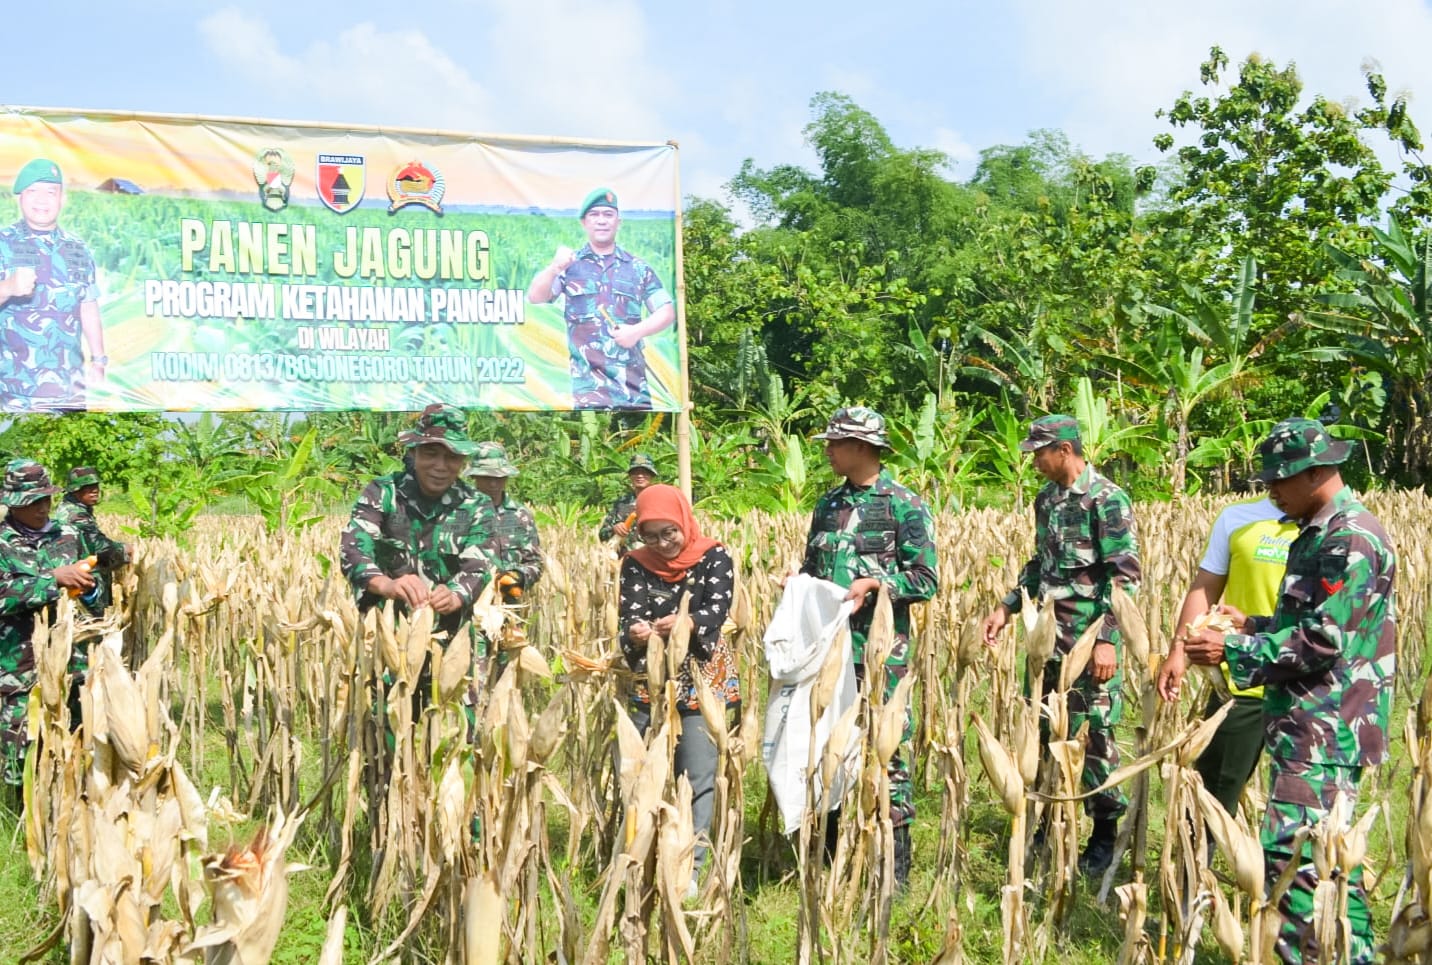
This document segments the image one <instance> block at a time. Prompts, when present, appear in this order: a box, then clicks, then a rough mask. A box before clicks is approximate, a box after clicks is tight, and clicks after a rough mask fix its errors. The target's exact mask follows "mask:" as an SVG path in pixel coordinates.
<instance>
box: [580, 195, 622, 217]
mask: <svg viewBox="0 0 1432 965" xmlns="http://www.w3.org/2000/svg"><path fill="white" fill-rule="evenodd" d="M598 207H601V208H611V209H612V210H617V193H616V192H615V191H613V190H612V189H611V188H597V190H595V191H593V192H592V193H591V194H589V195H587V197H586V199H585V200H583V201H582V207H581V209H580V210H579V211H578V212H577V220H578V221H581V220H582V219H583V218H585V217H586V216H587V212H588V211H591V210H592V209H593V208H598Z"/></svg>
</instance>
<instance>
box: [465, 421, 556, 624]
mask: <svg viewBox="0 0 1432 965" xmlns="http://www.w3.org/2000/svg"><path fill="white" fill-rule="evenodd" d="M467 474H468V475H469V476H471V477H472V482H473V486H474V487H475V488H476V489H477V491H478V492H480V493H482V494H483V495H484V496H486V497H487V498H488V499H489V500H491V501H492V505H493V508H494V512H495V513H496V519H495V528H494V530H493V532H494V533H495V535H496V540H497V550H496V554H495V558H494V562H495V564H496V566H497V586H498V589H500V590H501V591H502V602H504V603H520V602H521V601H522V595H523V594H524V593H525V592H526V591H528V590H530V589H532V587H533V586H534V585H535V584H536V583H537V581H538V580H539V579H541V578H542V541H541V540H540V539H538V538H537V523H536V522H534V521H533V519H532V513H531V512H529V511H528V509H527V507H526V506H523V505H522V504H521V503H519V502H517V501H516V500H514V499H513V498H512V497H511V496H509V495H508V494H507V480H508V479H510V478H511V477H513V476H515V475H517V467H516V466H514V465H513V464H512V463H511V462H509V461H508V459H507V450H506V449H504V448H503V447H502V445H501V444H500V443H496V442H483V443H479V444H478V447H477V452H476V453H474V454H473V457H472V465H471V467H469V469H468V471H467Z"/></svg>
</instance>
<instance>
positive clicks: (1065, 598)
mask: <svg viewBox="0 0 1432 965" xmlns="http://www.w3.org/2000/svg"><path fill="white" fill-rule="evenodd" d="M1019 447H1020V448H1021V449H1023V450H1024V451H1025V452H1033V453H1034V468H1035V469H1036V470H1038V472H1039V474H1040V475H1042V476H1043V477H1044V478H1045V479H1048V480H1049V482H1048V484H1047V485H1045V487H1044V488H1043V489H1041V490H1040V491H1039V496H1038V497H1037V498H1036V499H1035V501H1034V534H1035V535H1034V542H1035V553H1034V557H1033V558H1032V559H1030V561H1029V562H1028V563H1026V564H1025V566H1024V569H1023V570H1022V571H1021V572H1020V575H1019V585H1018V586H1016V587H1015V588H1014V589H1013V590H1011V591H1010V593H1009V594H1008V595H1007V596H1006V597H1005V598H1004V600H1003V601H1001V603H1000V605H999V606H998V607H996V608H995V609H994V611H993V612H991V613H990V614H989V616H987V617H985V619H984V622H983V624H982V628H981V629H982V632H983V634H984V639H985V643H986V644H987V645H989V646H994V645H995V643H996V641H997V639H998V635H999V633H1000V631H1002V630H1003V629H1004V627H1005V624H1006V623H1008V622H1009V618H1010V616H1011V615H1012V614H1014V613H1017V612H1018V611H1019V609H1020V606H1021V605H1022V597H1021V595H1020V589H1021V588H1023V589H1024V590H1026V591H1028V593H1029V596H1030V598H1031V599H1037V598H1040V597H1045V598H1050V597H1052V598H1053V599H1054V617H1055V623H1056V626H1057V630H1056V639H1055V645H1054V654H1053V656H1052V657H1051V658H1050V660H1049V661H1048V662H1047V663H1046V664H1045V668H1044V681H1043V684H1044V689H1043V692H1044V693H1051V692H1053V691H1055V690H1057V689H1058V686H1059V669H1060V665H1061V662H1062V660H1063V657H1064V655H1065V654H1067V653H1068V652H1069V651H1070V649H1072V648H1073V646H1074V643H1075V641H1076V640H1078V639H1079V636H1080V634H1082V633H1083V632H1084V631H1085V630H1086V629H1087V628H1088V627H1089V626H1090V625H1092V624H1093V623H1094V622H1095V621H1096V620H1097V621H1101V622H1102V629H1100V631H1099V636H1098V640H1097V642H1096V643H1095V644H1094V653H1093V657H1092V658H1091V660H1090V661H1089V666H1088V667H1087V668H1086V669H1085V670H1084V672H1083V673H1082V674H1080V676H1079V677H1078V679H1076V680H1075V682H1074V685H1073V687H1072V688H1071V690H1070V691H1069V695H1068V696H1069V732H1070V733H1071V734H1072V733H1077V732H1078V730H1079V728H1080V727H1082V726H1083V725H1084V723H1085V722H1086V721H1087V722H1088V724H1089V730H1088V746H1087V747H1086V749H1085V752H1084V773H1083V775H1082V776H1081V783H1082V784H1083V786H1084V787H1085V788H1086V789H1087V788H1094V787H1097V786H1099V785H1100V784H1102V783H1103V782H1104V780H1105V779H1106V778H1107V777H1108V776H1109V775H1110V774H1112V773H1113V772H1114V771H1115V770H1116V769H1117V768H1118V766H1119V746H1118V744H1117V743H1115V741H1114V725H1115V724H1117V723H1118V722H1119V718H1120V716H1121V715H1122V713H1123V697H1122V687H1123V681H1122V674H1121V672H1120V659H1119V658H1120V649H1121V645H1122V634H1121V631H1120V629H1119V621H1118V619H1117V617H1115V615H1114V609H1113V598H1112V592H1113V587H1114V582H1115V581H1118V582H1119V583H1120V584H1122V585H1123V587H1124V589H1126V590H1127V591H1129V592H1130V593H1133V592H1134V591H1135V590H1136V589H1137V587H1138V585H1139V580H1140V578H1141V571H1140V567H1139V544H1138V539H1137V537H1136V536H1135V533H1134V516H1133V506H1132V504H1131V503H1130V501H1129V497H1128V494H1127V493H1125V492H1124V491H1123V490H1122V489H1120V488H1119V487H1118V486H1116V485H1115V484H1114V483H1112V482H1110V481H1109V480H1108V479H1106V478H1104V477H1103V476H1102V475H1100V474H1099V473H1098V471H1096V470H1095V469H1094V467H1093V466H1092V465H1090V464H1089V463H1088V462H1087V461H1085V459H1084V446H1083V442H1082V440H1081V439H1080V436H1079V423H1078V422H1077V421H1076V420H1075V419H1074V417H1073V416H1067V415H1047V416H1044V417H1043V418H1040V419H1036V420H1034V422H1033V424H1032V425H1031V426H1030V427H1029V435H1028V436H1026V437H1025V439H1024V440H1023V441H1022V442H1021V443H1020V444H1019ZM1128 806H1129V802H1128V798H1127V797H1126V796H1125V795H1124V792H1123V791H1122V790H1121V789H1120V788H1118V787H1115V788H1112V789H1110V790H1107V791H1104V792H1102V793H1100V794H1096V795H1094V796H1093V797H1091V798H1089V799H1088V801H1087V802H1086V803H1085V807H1086V808H1087V810H1088V812H1089V815H1090V817H1092V818H1093V819H1094V830H1093V833H1092V834H1090V836H1089V841H1088V843H1087V844H1086V845H1085V846H1084V850H1083V852H1082V853H1081V854H1080V855H1079V870H1080V871H1082V872H1083V873H1085V874H1087V875H1100V874H1103V873H1104V871H1106V870H1107V869H1108V867H1109V865H1110V864H1111V863H1112V862H1113V859H1114V839H1115V834H1116V832H1117V830H1118V823H1119V817H1120V815H1122V814H1123V813H1124V811H1125V810H1127V809H1128Z"/></svg>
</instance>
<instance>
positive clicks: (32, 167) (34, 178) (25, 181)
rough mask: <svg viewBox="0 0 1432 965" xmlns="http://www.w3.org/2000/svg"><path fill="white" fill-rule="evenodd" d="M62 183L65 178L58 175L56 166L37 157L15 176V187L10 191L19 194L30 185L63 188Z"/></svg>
mask: <svg viewBox="0 0 1432 965" xmlns="http://www.w3.org/2000/svg"><path fill="white" fill-rule="evenodd" d="M64 183H65V177H64V175H62V174H61V173H60V166H59V165H58V164H56V163H55V162H54V161H51V160H49V159H47V158H42V157H37V158H35V160H33V161H31V162H30V163H29V164H26V165H25V166H24V167H22V168H21V169H20V173H19V174H17V175H15V187H13V188H11V190H12V191H14V192H15V193H16V194H19V193H20V192H21V191H23V190H25V189H26V188H28V187H29V186H30V185H32V184H58V185H60V186H62V187H63V186H64Z"/></svg>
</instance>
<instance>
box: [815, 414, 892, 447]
mask: <svg viewBox="0 0 1432 965" xmlns="http://www.w3.org/2000/svg"><path fill="white" fill-rule="evenodd" d="M815 438H816V439H859V440H860V441H861V442H868V443H870V444H871V445H872V446H875V447H876V448H877V449H889V448H890V440H889V439H887V438H886V437H885V417H884V416H883V415H881V414H880V413H878V412H876V411H875V410H874V409H867V408H866V407H865V406H863V405H852V406H848V407H846V408H844V409H837V410H836V412H835V415H833V416H831V417H830V422H828V423H826V426H825V431H824V432H817V433H816V434H815Z"/></svg>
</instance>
